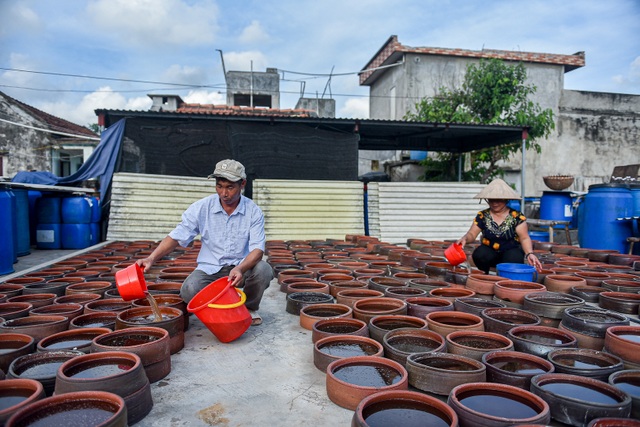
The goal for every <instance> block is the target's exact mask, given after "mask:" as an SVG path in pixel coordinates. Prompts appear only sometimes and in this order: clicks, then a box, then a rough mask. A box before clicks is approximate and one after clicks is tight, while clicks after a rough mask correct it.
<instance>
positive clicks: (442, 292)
mask: <svg viewBox="0 0 640 427" xmlns="http://www.w3.org/2000/svg"><path fill="white" fill-rule="evenodd" d="M429 295H431V296H432V297H433V298H442V299H446V300H449V301H451V302H454V301H455V300H456V299H458V298H472V297H474V296H475V295H476V293H475V292H474V291H472V290H470V289H466V288H458V287H449V288H436V289H433V290H431V291H429Z"/></svg>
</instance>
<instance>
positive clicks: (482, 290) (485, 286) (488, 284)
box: [465, 274, 507, 295]
mask: <svg viewBox="0 0 640 427" xmlns="http://www.w3.org/2000/svg"><path fill="white" fill-rule="evenodd" d="M501 280H507V278H506V277H500V276H494V275H490V274H470V275H469V277H468V278H467V283H466V284H465V287H466V288H467V289H471V290H472V291H474V292H475V293H476V294H479V295H493V285H495V284H496V283H498V282H499V281H501Z"/></svg>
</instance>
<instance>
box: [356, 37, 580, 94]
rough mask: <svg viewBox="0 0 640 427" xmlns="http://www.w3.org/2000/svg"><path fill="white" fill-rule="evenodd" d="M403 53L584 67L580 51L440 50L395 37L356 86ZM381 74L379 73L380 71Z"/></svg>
mask: <svg viewBox="0 0 640 427" xmlns="http://www.w3.org/2000/svg"><path fill="white" fill-rule="evenodd" d="M403 53H414V54H422V55H440V56H457V57H466V58H478V59H491V58H496V59H502V60H505V61H522V62H533V63H540V64H553V65H563V66H564V67H565V72H568V71H571V70H575V69H576V68H580V67H584V65H585V55H584V52H577V53H575V54H573V55H558V54H553V53H536V52H516V51H508V50H495V49H482V50H468V49H449V48H440V47H411V46H404V45H402V44H401V43H400V42H399V41H398V36H395V35H394V36H391V37H389V39H388V40H387V41H386V43H385V44H384V45H383V46H382V47H381V48H380V50H378V52H376V54H375V55H374V56H373V58H371V60H370V61H369V62H368V63H367V65H366V66H365V67H364V68H363V69H362V72H361V74H360V84H361V85H368V84H370V83H372V81H369V78H370V77H371V76H372V75H374V74H375V73H376V71H364V70H369V69H373V68H377V67H380V66H382V65H388V64H390V63H393V62H394V61H395V60H396V58H398V57H399V56H400V55H401V54H403ZM381 72H382V71H381Z"/></svg>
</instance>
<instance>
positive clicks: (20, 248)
mask: <svg viewBox="0 0 640 427" xmlns="http://www.w3.org/2000/svg"><path fill="white" fill-rule="evenodd" d="M11 191H12V192H13V194H14V195H15V197H16V213H15V215H16V226H17V228H16V232H17V237H18V241H17V253H16V255H17V256H19V257H20V256H25V255H29V254H30V253H31V238H30V237H29V195H28V194H27V190H25V189H15V188H14V189H12V190H11Z"/></svg>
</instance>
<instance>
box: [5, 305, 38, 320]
mask: <svg viewBox="0 0 640 427" xmlns="http://www.w3.org/2000/svg"><path fill="white" fill-rule="evenodd" d="M31 310H33V305H31V304H30V303H28V302H2V303H0V317H2V318H3V319H4V320H11V319H17V318H20V317H26V316H28V315H29V312H30V311H31Z"/></svg>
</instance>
